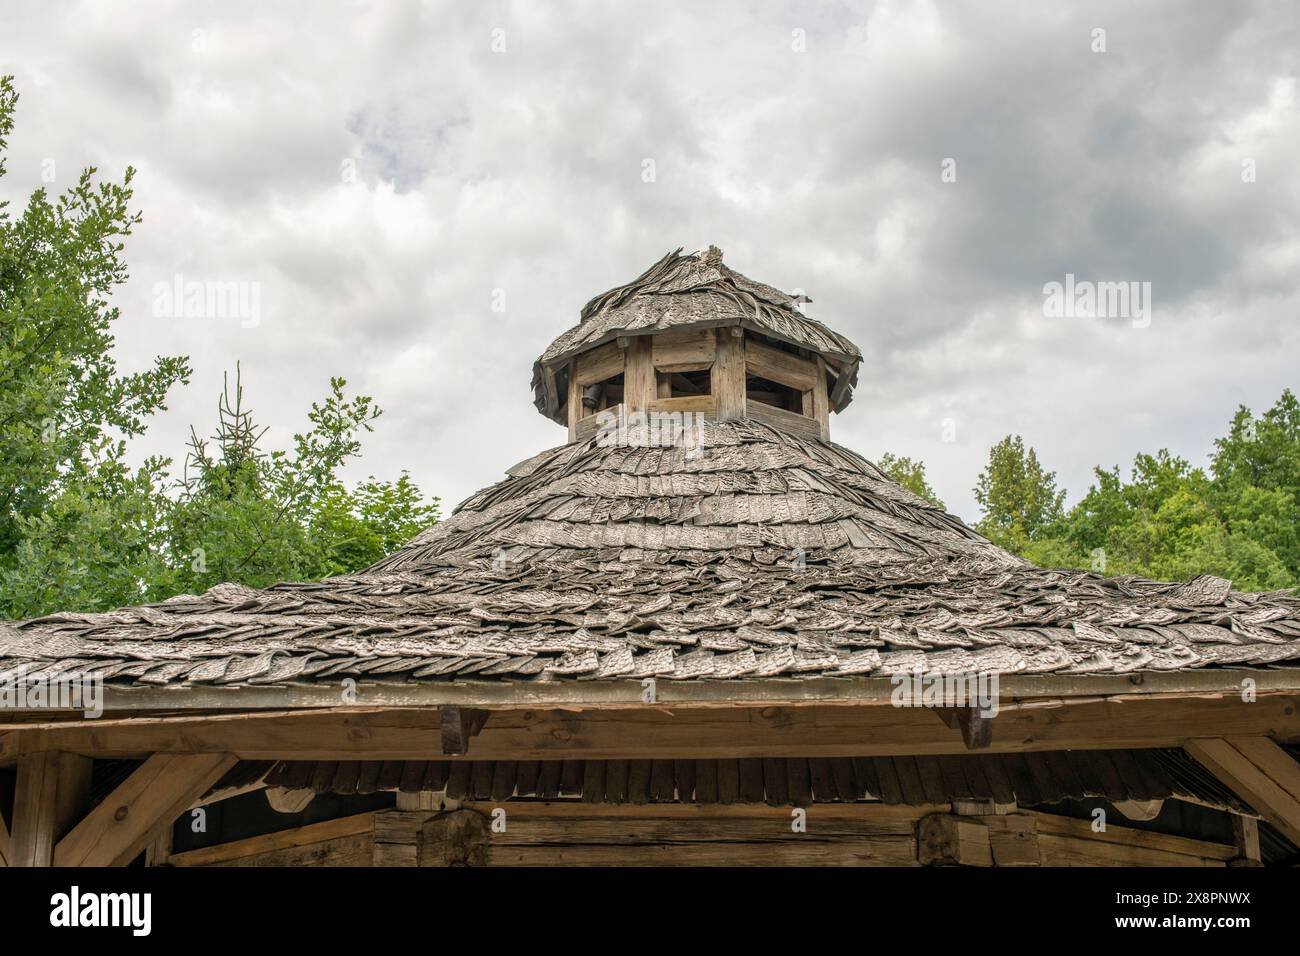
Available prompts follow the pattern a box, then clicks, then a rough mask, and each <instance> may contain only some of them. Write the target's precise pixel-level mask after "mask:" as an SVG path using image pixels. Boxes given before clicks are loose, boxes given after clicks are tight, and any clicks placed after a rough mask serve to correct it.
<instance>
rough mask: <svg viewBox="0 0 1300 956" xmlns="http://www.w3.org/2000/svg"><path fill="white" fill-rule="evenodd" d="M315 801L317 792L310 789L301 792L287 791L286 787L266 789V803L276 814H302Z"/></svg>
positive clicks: (300, 790) (306, 788) (304, 788)
mask: <svg viewBox="0 0 1300 956" xmlns="http://www.w3.org/2000/svg"><path fill="white" fill-rule="evenodd" d="M314 799H316V791H315V790H312V789H311V788H310V787H303V788H302V789H299V790H286V789H285V788H284V787H267V788H266V802H267V803H268V804H269V805H270V807H271V809H272V810H274V811H275V812H276V813H301V812H302V811H303V810H306V809H307V804H309V803H311V802H312V800H314Z"/></svg>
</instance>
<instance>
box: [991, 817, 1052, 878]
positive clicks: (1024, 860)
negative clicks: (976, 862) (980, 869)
mask: <svg viewBox="0 0 1300 956" xmlns="http://www.w3.org/2000/svg"><path fill="white" fill-rule="evenodd" d="M982 822H983V823H984V825H985V826H986V827H987V828H988V831H989V852H990V853H991V854H992V856H993V865H994V866H1038V865H1040V864H1041V862H1042V860H1041V858H1040V856H1039V853H1038V820H1037V819H1036V818H1035V817H1033V816H1032V815H1030V814H1028V813H1007V814H994V815H991V816H987V817H985V818H984V819H983V821H982Z"/></svg>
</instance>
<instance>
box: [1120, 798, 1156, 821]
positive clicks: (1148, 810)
mask: <svg viewBox="0 0 1300 956" xmlns="http://www.w3.org/2000/svg"><path fill="white" fill-rule="evenodd" d="M1164 805H1165V802H1164V801H1163V800H1117V801H1115V809H1116V810H1118V811H1119V812H1120V813H1122V814H1124V816H1126V817H1127V818H1128V819H1130V820H1154V819H1155V818H1156V817H1158V816H1160V810H1161V809H1162V808H1163V807H1164Z"/></svg>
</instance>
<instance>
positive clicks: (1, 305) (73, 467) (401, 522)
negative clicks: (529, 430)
mask: <svg viewBox="0 0 1300 956" xmlns="http://www.w3.org/2000/svg"><path fill="white" fill-rule="evenodd" d="M17 101H18V97H17V93H16V92H15V90H14V88H13V84H12V80H11V78H9V77H0V176H3V173H4V160H5V149H6V147H7V145H8V138H9V136H10V134H11V133H12V131H13V128H14V110H15V106H16V104H17ZM133 176H134V173H133V171H132V170H131V169H127V170H126V172H125V175H124V176H123V179H122V181H121V182H102V181H99V180H98V179H97V173H96V170H94V169H93V168H92V169H88V170H86V171H85V172H83V173H82V174H81V176H80V177H79V178H78V180H77V182H76V184H75V185H73V186H72V187H71V188H69V189H68V190H67V191H66V192H65V193H64V194H62V195H60V196H56V197H51V196H49V195H47V194H46V191H45V190H44V189H40V190H37V191H36V192H34V193H33V194H32V195H31V196H30V198H29V199H28V200H27V203H26V205H25V206H24V207H23V209H22V212H21V213H20V214H18V215H13V214H12V213H11V212H10V210H9V208H8V204H7V203H0V616H7V617H27V616H32V615H37V614H42V613H47V612H49V611H53V610H71V611H82V610H103V609H107V608H113V607H120V606H123V605H127V604H135V603H140V602H143V601H156V600H161V599H163V598H166V597H170V596H172V595H174V594H177V593H181V592H185V591H199V590H202V589H204V588H206V587H209V586H211V585H212V584H215V583H218V582H220V581H237V582H243V583H248V584H252V585H263V584H269V583H271V582H272V581H275V580H294V579H304V578H317V577H325V576H327V575H330V574H339V573H344V572H347V571H355V570H358V569H360V568H362V567H364V566H365V565H367V564H369V563H371V562H373V561H374V560H376V559H377V558H379V557H380V556H381V555H382V554H384V553H386V552H388V551H390V550H392V549H393V548H394V547H396V546H398V545H399V544H400V543H401V542H402V541H404V540H406V539H407V538H409V537H411V536H413V535H414V534H416V533H417V532H418V531H419V530H421V529H422V528H423V527H425V526H426V525H428V524H431V523H433V522H434V521H436V520H437V514H438V510H437V499H432V500H431V501H428V502H426V501H425V499H424V497H423V496H422V495H421V493H420V491H419V489H418V488H417V487H416V486H415V485H414V484H413V483H412V481H411V479H410V477H409V476H408V475H406V474H403V475H402V476H401V477H400V478H399V479H398V480H397V481H392V482H390V481H378V480H376V479H374V478H370V479H368V480H366V481H363V482H360V483H359V484H357V485H356V486H355V487H352V488H349V487H347V486H345V484H344V483H343V482H342V480H341V479H340V477H339V471H340V469H341V468H342V467H343V466H344V465H345V464H346V463H347V462H349V461H351V460H353V459H355V458H356V457H357V456H358V455H359V453H360V450H361V442H360V437H361V435H362V434H363V433H364V432H367V431H369V430H370V428H371V423H372V422H373V421H374V419H375V418H377V417H378V416H379V414H380V410H379V409H378V408H377V407H376V406H375V405H374V403H373V401H372V400H371V399H370V398H369V397H364V396H362V397H358V398H348V397H347V396H346V395H345V393H344V384H345V383H344V381H343V380H342V379H334V380H332V381H331V382H330V393H329V395H328V397H327V398H326V399H325V400H324V401H323V402H320V403H317V404H314V405H313V406H312V407H311V410H310V412H309V414H308V422H309V427H308V428H307V429H306V430H305V431H304V432H302V433H301V434H298V435H295V436H294V443H293V448H292V450H290V451H276V450H272V451H267V450H265V449H264V448H263V447H262V444H261V441H262V438H263V437H264V432H263V430H262V429H260V428H258V426H257V425H256V424H255V423H254V422H253V419H252V416H251V414H250V413H248V412H247V411H246V410H244V408H243V404H242V402H243V399H242V393H241V391H240V388H239V383H238V379H237V380H236V385H235V390H234V392H233V394H232V393H231V392H230V391H229V389H227V391H226V392H225V394H224V395H223V397H222V402H221V405H220V407H219V409H218V416H217V417H218V422H217V427H216V432H215V434H214V435H213V437H212V438H211V439H209V440H200V439H198V438H197V437H192V440H191V444H190V449H189V454H188V456H187V458H186V461H185V470H184V474H183V475H182V476H181V477H180V478H174V477H172V476H171V475H170V473H169V469H170V468H171V466H172V462H171V460H170V459H167V458H157V457H154V458H148V459H145V460H144V461H143V463H142V464H138V465H135V466H132V465H131V464H129V463H128V462H129V456H128V449H129V443H130V442H131V441H132V440H133V439H137V438H138V437H139V436H140V435H142V434H143V433H144V431H145V429H146V427H147V425H148V423H149V421H150V419H151V418H152V417H153V416H154V415H156V414H157V413H159V412H161V411H163V410H165V408H166V405H165V399H166V397H167V394H168V393H169V391H170V390H171V389H172V388H174V387H177V386H180V385H184V384H185V383H187V382H188V381H189V377H190V366H189V362H188V360H187V359H186V358H185V357H183V356H164V357H158V358H156V359H155V360H154V361H153V363H152V366H151V367H150V368H147V369H145V370H143V371H137V372H130V373H123V372H120V371H119V370H118V368H117V364H116V362H115V360H114V358H113V336H112V327H113V323H114V322H116V321H117V319H118V318H119V313H118V310H117V309H116V308H115V307H113V306H112V304H111V301H110V300H111V295H112V293H113V291H114V290H115V289H116V288H117V287H118V286H120V285H121V284H122V283H124V282H125V281H126V279H127V269H126V264H125V260H124V258H123V250H124V239H125V238H126V237H127V236H129V235H130V234H131V232H132V230H133V228H134V227H135V226H137V225H138V224H139V223H140V221H141V216H140V214H139V212H136V211H133V210H132V208H131V200H132V188H131V182H132V179H133ZM192 434H193V433H192Z"/></svg>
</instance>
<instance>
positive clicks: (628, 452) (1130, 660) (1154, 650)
mask: <svg viewBox="0 0 1300 956" xmlns="http://www.w3.org/2000/svg"><path fill="white" fill-rule="evenodd" d="M1296 660H1300V599H1298V598H1296V597H1295V596H1294V595H1291V594H1285V593H1275V594H1266V595H1259V594H1243V593H1239V592H1236V591H1233V590H1231V586H1230V584H1229V582H1227V581H1225V580H1222V579H1219V578H1213V577H1201V578H1198V579H1196V580H1195V581H1192V582H1190V583H1187V584H1161V583H1156V582H1151V581H1145V580H1141V579H1138V578H1133V577H1123V578H1102V577H1099V576H1097V575H1095V574H1089V573H1085V572H1080V571H1052V570H1042V569H1039V568H1035V567H1033V566H1031V565H1028V564H1026V563H1025V562H1023V561H1021V560H1020V559H1018V558H1016V557H1014V556H1012V555H1010V554H1008V553H1006V552H1004V551H1002V550H1000V549H999V548H997V547H995V546H994V545H992V544H991V543H990V542H988V541H986V540H985V539H984V538H982V537H980V536H979V535H978V534H976V533H975V532H973V531H971V530H970V529H969V528H967V527H966V526H965V525H963V524H962V523H961V522H960V521H959V520H958V519H956V518H955V517H952V516H950V515H946V514H944V513H943V512H942V511H940V510H939V509H937V508H935V507H933V506H932V505H930V504H929V503H927V502H925V501H924V500H922V499H920V498H918V497H916V496H915V495H912V494H911V493H909V492H907V491H905V490H903V489H902V488H900V487H898V486H897V485H895V484H894V483H892V482H891V481H889V480H888V479H887V478H886V477H885V476H884V474H883V473H881V472H880V471H879V470H878V469H877V468H875V467H874V466H873V465H871V464H870V463H868V462H867V461H865V460H864V459H862V458H860V457H859V456H857V455H855V454H853V453H852V452H850V451H848V450H846V449H844V448H841V447H839V446H836V445H831V444H826V443H822V442H818V441H805V440H800V439H797V438H795V437H792V436H790V435H787V434H784V433H782V432H780V431H776V430H774V429H771V428H768V427H767V426H764V425H761V424H758V423H755V422H749V421H741V422H717V423H714V422H710V423H708V424H707V426H706V428H705V431H704V434H703V447H702V448H683V447H666V448H659V447H627V446H610V447H606V446H602V445H601V444H600V442H599V440H597V439H594V438H593V439H589V440H586V441H580V442H575V443H573V444H570V445H566V446H563V447H560V448H556V449H552V450H550V451H547V452H543V453H542V454H540V455H537V456H535V457H534V458H531V459H529V460H528V461H525V462H523V463H521V464H520V465H518V466H516V467H515V468H513V469H511V472H510V477H509V478H507V479H506V480H504V481H502V482H500V483H499V484H496V485H494V486H492V487H490V488H487V489H485V490H483V491H481V492H479V493H478V494H476V495H474V496H473V497H472V498H470V499H469V500H468V501H467V502H465V503H464V504H463V505H462V506H461V507H460V508H459V509H458V510H457V512H456V514H455V515H454V516H453V517H452V518H450V519H449V520H447V521H446V522H444V523H442V524H439V525H437V526H436V527H434V528H431V529H430V530H429V531H427V532H425V533H424V534H422V535H420V536H419V537H418V538H416V539H415V540H414V541H412V542H411V543H410V544H409V545H408V546H407V547H406V548H404V549H402V550H401V551H399V552H398V553H396V554H394V555H392V556H391V557H389V558H386V559H385V560H383V561H381V562H379V563H378V564H377V565H375V566H374V567H372V568H370V569H368V570H367V571H365V572H363V573H360V574H355V575H350V576H347V577H339V578H333V579H329V580H326V581H320V582H311V583H301V584H280V585H276V586H274V587H271V588H268V589H266V590H254V589H252V588H247V587H241V586H237V585H222V586H219V587H216V588H213V589H212V590H211V591H209V592H207V593H206V594H204V595H201V596H198V597H193V596H186V597H181V598H175V599H173V600H170V601H167V602H164V603H162V604H159V605H154V606H150V607H139V608H127V609H124V610H119V611H112V612H108V613H103V614H55V615H50V616H48V617H44V618H40V619H38V620H32V621H24V622H18V623H11V624H0V680H4V679H15V678H19V677H26V678H27V679H32V678H34V677H36V676H38V675H52V674H59V673H68V672H75V671H82V670H96V671H100V672H102V673H103V675H104V676H105V678H106V679H110V680H114V681H120V682H134V683H138V684H144V685H151V684H152V685H176V684H189V685H196V684H209V685H211V684H217V685H230V684H253V685H256V684H282V683H287V682H298V681H324V680H329V681H337V680H339V679H340V678H341V677H343V676H349V675H351V676H358V677H362V676H365V677H383V678H386V679H413V680H418V681H432V680H446V679H452V678H455V679H461V678H465V677H471V676H472V677H474V678H476V679H497V680H534V679H541V680H548V679H555V680H560V679H575V678H578V679H597V680H601V679H615V678H640V677H651V676H653V677H660V678H665V679H695V678H710V679H715V680H717V679H737V680H740V679H756V678H765V677H806V676H814V677H824V676H860V675H873V676H885V675H891V674H897V673H904V672H907V673H910V672H913V671H914V670H915V669H917V668H920V669H922V670H924V671H927V672H977V671H978V672H998V673H1004V674H1005V673H1026V674H1046V673H1064V674H1127V673H1131V672H1137V671H1166V670H1181V669H1188V668H1199V667H1206V666H1215V665H1239V666H1241V665H1244V666H1258V665H1267V664H1272V663H1276V662H1285V661H1296Z"/></svg>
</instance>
